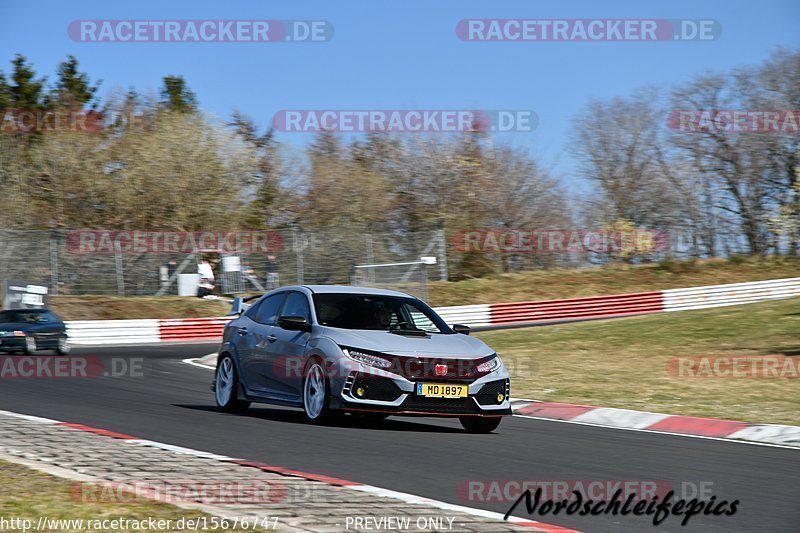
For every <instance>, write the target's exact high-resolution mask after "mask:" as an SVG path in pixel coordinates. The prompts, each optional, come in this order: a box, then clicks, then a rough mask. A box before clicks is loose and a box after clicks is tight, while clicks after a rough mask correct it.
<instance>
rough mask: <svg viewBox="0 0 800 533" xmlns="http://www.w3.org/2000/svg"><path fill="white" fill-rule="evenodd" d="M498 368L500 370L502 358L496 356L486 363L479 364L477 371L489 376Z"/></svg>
mask: <svg viewBox="0 0 800 533" xmlns="http://www.w3.org/2000/svg"><path fill="white" fill-rule="evenodd" d="M498 368H500V358H499V357H498V356H497V354H495V356H494V357H492V358H491V359H489V360H488V361H486V362H485V363H481V364H479V365H478V367H477V368H476V369H475V370H477V371H478V372H480V373H481V374H489V373H491V372H494V371H495V370H497V369H498Z"/></svg>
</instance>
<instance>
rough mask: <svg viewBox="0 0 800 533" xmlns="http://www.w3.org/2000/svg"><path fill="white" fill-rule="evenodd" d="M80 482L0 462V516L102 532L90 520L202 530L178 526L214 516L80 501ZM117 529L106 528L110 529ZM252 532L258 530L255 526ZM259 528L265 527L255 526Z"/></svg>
mask: <svg viewBox="0 0 800 533" xmlns="http://www.w3.org/2000/svg"><path fill="white" fill-rule="evenodd" d="M76 483H78V482H75V481H70V480H67V479H62V478H59V477H55V476H51V475H48V474H45V473H42V472H39V471H37V470H33V469H30V468H27V467H25V466H22V465H18V464H15V463H9V462H6V461H0V517H3V518H4V519H5V520H6V521H8V520H11V519H14V518H18V519H20V520H30V521H31V523H32V526H30V527H36V525H37V524H38V521H39V517H42V516H43V517H46V518H48V519H50V521H51V522H50V526H51V527H50V528H48V529H44V530H45V531H59V532H73V531H74V532H85V531H89V530H93V531H102V530H103V529H102V528H101V529H96V528H95V529H91V528H89V527H87V523H86V522H87V521H89V520H92V521H94V520H104V519H109V520H114V519H129V520H138V521H145V520H147V519H148V518H153V519H154V520H171V521H172V527H171V528H169V529H167V528H162V529H148V528H147V527H144V528H139V529H135V528H128V529H125V531H131V532H134V531H135V532H145V531H148V532H149V531H197V530H198V529H189V528H178V527H176V526H177V524H178V521H179V520H180V519H181V518H184V519H195V520H196V519H197V518H198V517H206V519H207V520H208V522H207V524H209V527H210V524H211V516H210V515H207V514H205V513H202V512H199V511H194V510H190V509H181V508H179V507H175V506H173V505H169V504H166V503H158V502H149V501H145V502H142V501H137V502H125V503H105V502H104V503H94V502H83V501H80V498H79V497H75V496H73V492H72V490H73V488H74V487H75V484H76ZM54 520H61V521H62V522H60V523H57V524H56V523H53V521H54ZM67 520H83V521H84V523H83V527H80V524H78V523H76V522H72V523H71V524H69V523H67V522H63V521H67ZM165 524H166V522H165ZM6 526H8V527H4V528H3V529H2V530H3V531H22V528H21V527H19V526H14V524H13V523H12V524H6ZM76 526H77V527H76ZM279 529H280V526H279ZM113 530H114V529H106V531H113ZM218 530H220V531H237V532H239V531H248V529H218ZM29 531H30V529H29ZM249 531H254V529H253V527H252V526H251V527H250V529H249ZM255 531H264V530H263V529H255ZM271 531H274V530H271Z"/></svg>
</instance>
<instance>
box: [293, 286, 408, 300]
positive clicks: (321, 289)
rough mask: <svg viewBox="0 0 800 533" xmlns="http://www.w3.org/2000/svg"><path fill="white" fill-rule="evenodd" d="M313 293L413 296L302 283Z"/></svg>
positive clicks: (382, 290)
mask: <svg viewBox="0 0 800 533" xmlns="http://www.w3.org/2000/svg"><path fill="white" fill-rule="evenodd" d="M303 287H305V288H306V289H308V290H310V291H311V292H312V293H314V294H373V295H376V296H402V297H404V298H413V296H411V295H410V294H406V293H404V292H399V291H390V290H388V289H377V288H375V287H352V286H350V285H303Z"/></svg>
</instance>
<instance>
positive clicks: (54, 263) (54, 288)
mask: <svg viewBox="0 0 800 533" xmlns="http://www.w3.org/2000/svg"><path fill="white" fill-rule="evenodd" d="M50 294H52V295H53V296H56V295H57V294H58V241H57V240H56V239H54V238H52V237H50Z"/></svg>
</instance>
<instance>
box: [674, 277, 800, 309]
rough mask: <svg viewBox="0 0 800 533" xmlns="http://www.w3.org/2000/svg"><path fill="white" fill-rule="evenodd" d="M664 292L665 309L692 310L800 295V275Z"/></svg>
mask: <svg viewBox="0 0 800 533" xmlns="http://www.w3.org/2000/svg"><path fill="white" fill-rule="evenodd" d="M661 292H662V293H663V294H664V311H688V310H692V309H706V308H709V307H721V306H724V305H738V304H745V303H750V302H761V301H765V300H778V299H781V298H791V297H792V296H800V278H786V279H770V280H766V281H752V282H747V283H732V284H729V285H710V286H707V287H692V288H688V289H669V290H666V291H661Z"/></svg>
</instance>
